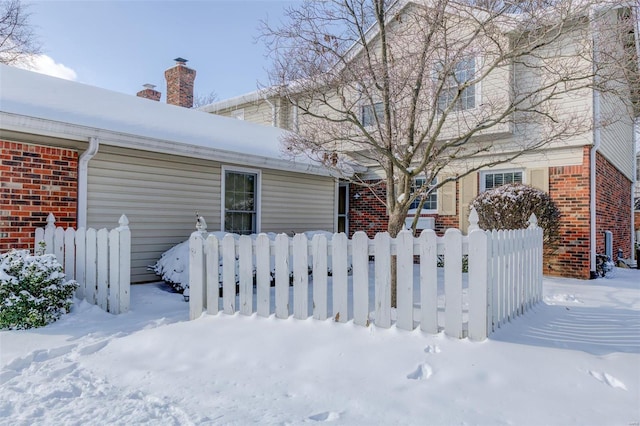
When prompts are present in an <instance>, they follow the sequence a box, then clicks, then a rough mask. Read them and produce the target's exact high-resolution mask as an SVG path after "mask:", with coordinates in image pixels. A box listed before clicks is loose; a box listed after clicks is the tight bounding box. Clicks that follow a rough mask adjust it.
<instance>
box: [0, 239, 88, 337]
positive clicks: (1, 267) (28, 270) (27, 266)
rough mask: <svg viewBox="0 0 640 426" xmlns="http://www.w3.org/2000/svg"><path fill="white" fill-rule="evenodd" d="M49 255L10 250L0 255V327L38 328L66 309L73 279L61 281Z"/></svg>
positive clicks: (76, 285) (51, 256)
mask: <svg viewBox="0 0 640 426" xmlns="http://www.w3.org/2000/svg"><path fill="white" fill-rule="evenodd" d="M64 278H65V276H64V273H63V272H62V266H61V265H60V263H58V261H57V260H56V258H55V256H54V255H52V254H45V255H35V256H32V255H30V254H29V251H28V250H11V251H9V252H7V253H4V254H1V255H0V329H7V328H8V329H26V328H33V327H42V326H45V325H47V324H49V323H52V322H53V321H56V320H57V319H59V318H60V316H61V315H62V314H64V313H67V312H69V309H70V308H71V304H72V303H73V293H74V291H75V290H76V289H77V288H78V283H77V282H75V281H65V279H64Z"/></svg>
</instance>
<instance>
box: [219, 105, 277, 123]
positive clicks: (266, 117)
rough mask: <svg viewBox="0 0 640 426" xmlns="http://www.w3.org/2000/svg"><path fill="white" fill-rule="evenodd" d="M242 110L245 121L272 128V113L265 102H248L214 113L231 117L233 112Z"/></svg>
mask: <svg viewBox="0 0 640 426" xmlns="http://www.w3.org/2000/svg"><path fill="white" fill-rule="evenodd" d="M239 110H242V113H243V115H244V120H245V121H250V122H252V123H258V124H262V125H265V126H273V112H272V108H271V105H269V103H268V102H267V101H265V100H259V101H256V102H249V103H245V104H242V105H238V106H235V107H233V108H228V109H224V110H220V111H218V112H216V113H215V114H217V115H222V116H224V117H233V113H234V112H235V111H239Z"/></svg>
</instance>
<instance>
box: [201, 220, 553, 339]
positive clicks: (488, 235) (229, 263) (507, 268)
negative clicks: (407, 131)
mask: <svg viewBox="0 0 640 426" xmlns="http://www.w3.org/2000/svg"><path fill="white" fill-rule="evenodd" d="M470 221H471V227H470V229H471V231H470V233H469V235H468V236H463V235H462V233H461V232H460V230H458V229H448V230H447V231H446V232H445V234H444V236H443V237H438V236H437V235H436V234H435V232H434V231H433V230H424V231H423V232H422V233H421V235H420V236H419V237H417V238H416V237H414V236H413V235H412V233H411V232H409V231H402V232H400V233H399V234H398V236H397V237H396V238H390V236H389V234H388V233H386V232H385V233H379V234H377V235H376V236H375V238H374V239H373V240H371V239H369V238H368V237H367V235H366V234H365V233H364V232H356V233H355V234H354V235H353V238H352V239H351V240H348V239H347V237H346V235H345V234H342V233H340V234H334V236H333V238H332V239H331V240H330V241H329V240H327V238H326V237H325V236H324V235H314V236H313V238H312V239H311V240H308V239H307V238H306V236H305V235H304V234H297V235H295V236H294V237H293V238H290V237H288V236H287V235H286V234H280V235H278V236H277V237H276V238H275V241H272V240H270V239H269V238H268V236H267V235H265V234H260V235H258V236H257V238H256V239H255V240H253V239H252V238H251V237H249V236H240V237H239V238H234V237H233V236H232V235H226V236H225V237H224V238H223V239H222V240H219V239H218V238H216V237H215V236H214V235H208V234H207V232H206V230H203V229H199V230H198V231H196V232H194V233H193V234H192V235H191V237H190V244H189V246H190V258H189V275H190V279H189V286H190V300H189V304H190V305H189V309H190V318H191V319H195V318H197V317H199V316H200V315H201V314H202V312H204V311H206V312H207V313H209V314H216V313H218V311H219V303H220V296H219V286H220V283H219V272H220V270H219V269H220V268H221V270H222V272H221V276H222V311H223V312H224V313H226V314H233V313H235V312H236V311H237V310H239V312H240V313H241V314H244V315H251V314H252V313H254V309H253V306H254V303H253V302H254V301H253V298H254V280H255V287H256V289H255V297H256V301H255V306H256V309H255V312H257V314H258V315H260V316H265V317H266V316H269V315H271V314H273V313H275V316H276V317H277V318H288V317H289V314H290V311H291V309H290V306H291V304H292V305H293V309H292V312H293V316H294V318H297V319H306V318H308V317H309V287H310V284H309V277H310V274H309V269H310V268H311V270H312V274H311V276H312V283H311V289H312V300H311V303H312V312H313V317H314V318H315V319H319V320H324V319H327V318H329V317H333V318H334V319H335V320H336V321H338V322H346V321H348V320H349V319H350V318H353V322H354V323H355V324H358V325H363V326H367V325H369V324H370V323H371V322H373V323H375V325H376V326H378V327H390V326H391V324H392V309H391V258H392V256H396V259H397V293H396V294H397V298H396V300H397V307H396V308H395V325H396V327H398V328H400V329H405V330H413V329H414V327H415V326H416V322H417V323H419V326H420V328H421V329H422V330H424V331H425V332H428V333H438V332H439V331H440V330H444V332H445V333H446V334H447V335H449V336H453V337H456V338H463V337H465V336H468V337H469V338H471V339H474V340H482V339H485V338H486V337H487V336H489V335H490V334H491V332H493V331H494V330H495V329H496V328H497V327H500V326H501V325H502V324H504V323H505V322H506V321H510V320H511V319H512V318H514V317H516V316H518V315H520V314H522V313H523V312H525V311H526V310H527V309H529V308H530V307H531V306H532V305H534V304H535V303H537V302H538V301H540V300H541V297H542V229H541V228H539V227H537V221H536V219H535V216H533V215H532V218H531V220H530V226H529V228H528V229H522V230H512V231H482V230H480V229H479V228H478V226H477V214H476V213H475V211H472V214H471V216H470ZM438 255H444V306H438ZM463 255H468V294H467V296H466V298H467V300H468V310H467V311H465V310H464V309H463V272H462V262H463ZM370 258H373V259H374V261H373V262H374V267H373V274H374V276H373V277H372V278H373V280H372V281H373V283H374V286H375V291H374V296H373V298H374V300H373V302H374V303H373V306H374V311H373V318H372V315H371V313H370V311H369V306H370V300H369V298H370V293H369V285H370V284H369V283H370V277H369V271H370V269H369V262H370ZM416 258H417V259H419V277H416V278H417V279H418V280H419V289H420V291H419V300H414V259H416ZM236 263H237V264H236ZM290 263H292V264H291V265H290ZM329 264H330V265H331V270H332V277H331V278H332V287H331V302H332V303H331V304H332V308H333V309H332V312H329V309H328V307H329V303H328V302H329V291H328V273H327V270H328V268H327V267H328V266H329ZM349 265H351V268H352V288H351V291H352V297H351V298H350V297H349V279H348V270H349ZM272 269H275V292H274V298H275V301H274V302H275V309H274V311H275V312H272V311H271V309H270V307H271V306H272V304H271V300H270V297H271V291H270V287H271V271H272ZM236 271H238V272H237V273H236ZM291 272H293V300H292V301H291V300H290V298H289V286H290V273H291ZM254 273H255V278H254ZM236 276H237V277H238V287H239V294H238V303H239V307H236ZM350 301H351V303H350ZM439 310H444V315H438V312H439ZM349 314H351V315H349ZM465 318H466V321H465ZM442 322H443V323H442Z"/></svg>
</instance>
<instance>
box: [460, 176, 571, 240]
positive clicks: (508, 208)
mask: <svg viewBox="0 0 640 426" xmlns="http://www.w3.org/2000/svg"><path fill="white" fill-rule="evenodd" d="M471 207H474V208H475V209H476V212H478V219H479V221H478V225H479V226H480V228H482V229H523V228H527V227H528V226H529V217H530V216H531V213H535V215H536V217H537V218H538V226H540V227H541V228H542V229H543V232H544V237H543V239H544V246H545V251H547V250H548V251H549V252H552V251H554V250H555V249H556V248H557V246H558V242H559V239H560V234H559V223H560V210H559V209H558V207H557V206H556V204H555V202H554V201H553V200H552V199H551V197H550V196H549V194H547V193H546V192H544V191H541V190H539V189H537V188H534V187H532V186H529V185H524V184H521V183H511V184H507V185H503V186H500V187H498V188H494V189H490V190H488V191H485V192H483V193H481V194H480V195H478V196H477V197H476V198H475V199H474V200H473V201H471Z"/></svg>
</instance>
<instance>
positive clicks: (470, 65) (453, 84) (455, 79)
mask: <svg viewBox="0 0 640 426" xmlns="http://www.w3.org/2000/svg"><path fill="white" fill-rule="evenodd" d="M453 68H454V69H453V72H452V73H451V74H450V75H447V76H446V80H445V83H444V85H443V87H442V92H441V93H440V96H438V102H437V108H438V111H440V112H442V111H444V110H445V109H447V108H448V107H449V105H450V104H451V102H453V99H454V98H455V97H456V95H457V94H458V88H459V87H460V86H461V85H463V84H464V83H466V82H468V81H469V80H472V79H473V78H474V74H475V72H476V60H475V58H474V57H469V58H465V59H463V60H461V61H460V62H458V63H457V64H455V66H454V67H453ZM440 72H442V71H440ZM475 106H476V86H475V85H472V86H469V87H467V88H465V89H464V90H463V91H462V93H461V94H460V98H459V99H458V101H457V102H456V103H455V105H454V107H453V110H454V111H460V110H465V109H471V108H475Z"/></svg>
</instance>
